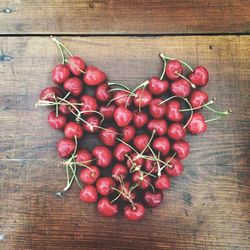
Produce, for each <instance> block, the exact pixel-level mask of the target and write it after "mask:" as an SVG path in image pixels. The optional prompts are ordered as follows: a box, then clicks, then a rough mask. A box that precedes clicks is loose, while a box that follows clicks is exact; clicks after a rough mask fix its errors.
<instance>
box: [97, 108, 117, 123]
mask: <svg viewBox="0 0 250 250" xmlns="http://www.w3.org/2000/svg"><path fill="white" fill-rule="evenodd" d="M115 108H116V106H115V105H109V106H101V107H100V110H99V111H100V113H101V114H102V115H103V116H104V119H105V120H109V119H113V113H114V111H115Z"/></svg>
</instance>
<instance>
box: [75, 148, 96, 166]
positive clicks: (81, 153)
mask: <svg viewBox="0 0 250 250" xmlns="http://www.w3.org/2000/svg"><path fill="white" fill-rule="evenodd" d="M91 161H92V155H91V153H90V152H89V151H88V150H87V149H80V150H78V151H77V155H76V162H80V163H82V164H83V165H86V166H90V165H91Z"/></svg>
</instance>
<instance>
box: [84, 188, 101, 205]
mask: <svg viewBox="0 0 250 250" xmlns="http://www.w3.org/2000/svg"><path fill="white" fill-rule="evenodd" d="M97 199H98V193H97V190H96V188H95V187H94V186H92V185H86V186H85V187H84V188H83V189H82V190H81V191H80V200H81V201H83V202H86V203H95V202H97Z"/></svg>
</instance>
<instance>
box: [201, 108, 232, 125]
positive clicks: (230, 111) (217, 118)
mask: <svg viewBox="0 0 250 250" xmlns="http://www.w3.org/2000/svg"><path fill="white" fill-rule="evenodd" d="M213 112H214V111H213ZM215 113H218V114H219V116H218V117H215V118H212V119H208V120H205V123H209V122H213V121H217V120H220V119H222V118H223V117H224V116H226V115H229V114H230V113H232V110H227V111H224V112H218V111H217V112H215Z"/></svg>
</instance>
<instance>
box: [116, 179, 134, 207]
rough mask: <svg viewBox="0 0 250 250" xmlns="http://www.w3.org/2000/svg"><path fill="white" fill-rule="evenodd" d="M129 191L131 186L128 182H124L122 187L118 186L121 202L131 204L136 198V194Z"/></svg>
mask: <svg viewBox="0 0 250 250" xmlns="http://www.w3.org/2000/svg"><path fill="white" fill-rule="evenodd" d="M130 189H131V185H130V182H129V181H125V182H124V183H123V185H119V186H118V190H119V191H120V192H121V198H122V200H124V201H130V202H131V201H132V200H134V199H135V198H136V193H135V192H134V191H131V190H130Z"/></svg>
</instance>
